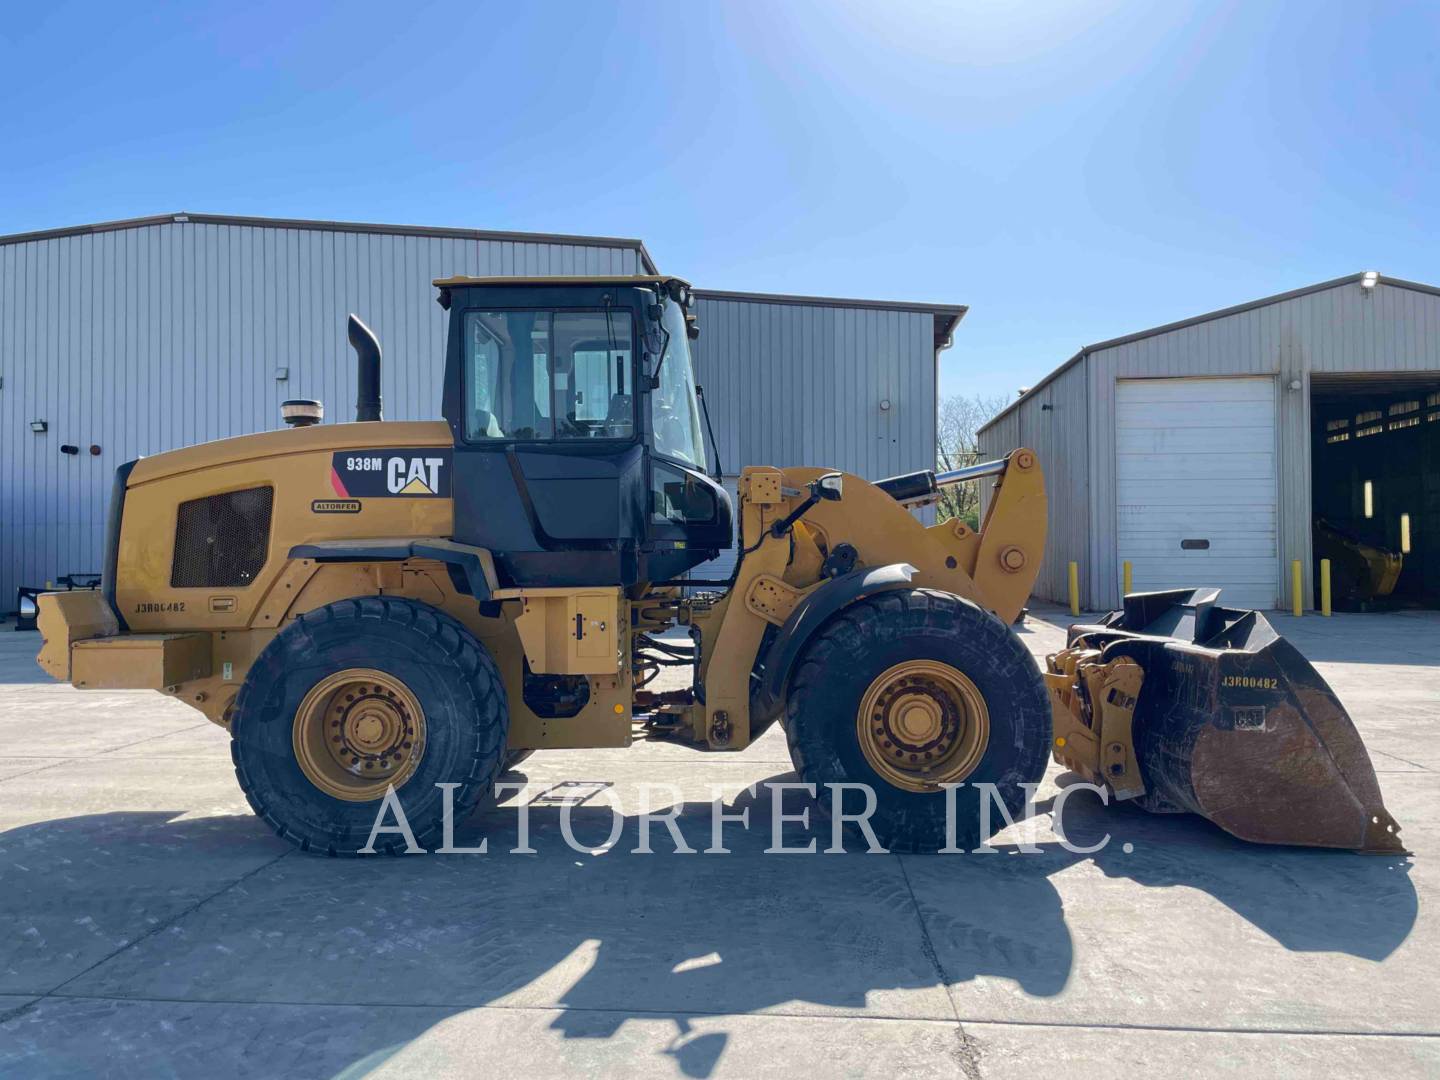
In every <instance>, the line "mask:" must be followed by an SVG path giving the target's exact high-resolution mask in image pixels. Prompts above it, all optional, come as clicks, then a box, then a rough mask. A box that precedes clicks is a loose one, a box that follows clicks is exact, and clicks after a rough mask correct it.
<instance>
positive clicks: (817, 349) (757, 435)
mask: <svg viewBox="0 0 1440 1080" xmlns="http://www.w3.org/2000/svg"><path fill="white" fill-rule="evenodd" d="M696 315H697V318H698V320H699V323H700V339H699V341H698V342H696V343H695V344H696V348H695V357H696V361H695V362H696V369H697V375H698V378H699V381H700V383H701V385H702V386H704V387H705V394H706V398H707V400H708V401H709V403H710V416H711V420H712V421H713V423H714V425H715V441H716V442H717V443H718V444H719V447H720V456H721V459H722V462H723V464H724V467H725V473H726V480H727V483H726V486H727V487H729V488H730V489H731V491H732V493H733V491H734V479H735V478H736V477H737V476H738V475H739V472H740V469H741V468H743V467H744V466H746V465H779V466H789V465H821V466H829V467H833V468H836V469H842V470H844V471H846V472H851V473H855V474H857V475H859V476H863V477H865V478H867V479H871V480H878V479H881V478H883V477H886V476H894V475H895V474H897V473H902V472H910V471H913V470H915V469H928V468H931V467H933V465H934V461H935V403H936V388H935V317H934V315H933V314H932V313H929V312H920V311H915V312H910V311H894V310H880V309H873V308H856V307H842V306H836V305H830V304H818V303H817V304H813V305H811V304H796V303H788V302H787V303H766V302H764V301H759V300H735V299H729V298H724V299H722V298H713V297H705V296H702V297H701V298H700V301H699V306H698V308H697V310H696ZM884 401H888V402H889V405H890V407H889V408H888V409H882V408H881V403H882V402H884ZM733 563H734V552H733V551H732V552H729V553H726V554H725V555H723V556H722V557H721V558H720V559H717V560H716V561H715V562H714V563H710V564H707V565H706V566H704V567H702V568H701V569H699V570H697V574H703V575H705V576H707V577H723V576H725V575H726V574H728V573H729V572H730V567H731V566H732V565H733Z"/></svg>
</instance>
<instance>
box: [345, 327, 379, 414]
mask: <svg viewBox="0 0 1440 1080" xmlns="http://www.w3.org/2000/svg"><path fill="white" fill-rule="evenodd" d="M347 333H348V336H349V338H350V347H351V348H352V349H354V350H355V361H356V368H357V372H358V374H359V389H358V390H357V392H356V395H355V419H356V421H357V422H360V421H366V420H380V419H382V417H381V415H380V341H379V339H378V338H376V336H375V333H374V331H372V330H371V329H370V328H369V327H368V326H366V325H365V324H364V323H363V322H361V321H360V317H359V316H358V315H351V316H350V323H349V327H348V329H347Z"/></svg>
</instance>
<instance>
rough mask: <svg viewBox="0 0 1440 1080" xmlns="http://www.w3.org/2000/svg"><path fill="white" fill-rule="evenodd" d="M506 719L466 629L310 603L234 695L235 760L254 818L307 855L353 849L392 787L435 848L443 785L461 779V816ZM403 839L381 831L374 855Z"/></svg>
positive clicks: (390, 611)
mask: <svg viewBox="0 0 1440 1080" xmlns="http://www.w3.org/2000/svg"><path fill="white" fill-rule="evenodd" d="M367 710H368V711H367ZM508 726H509V710H508V708H507V704H506V700H505V689H504V686H503V684H502V682H501V680H500V674H499V672H498V670H497V669H496V667H495V662H494V660H493V659H491V657H490V654H489V652H488V651H487V650H486V649H485V646H484V645H482V644H481V643H480V642H479V641H478V640H477V639H476V638H475V637H474V635H472V634H471V633H470V632H469V631H468V630H466V629H465V627H464V626H462V625H461V624H460V623H458V622H457V621H455V620H454V619H452V618H451V617H450V616H448V615H446V614H444V613H442V612H440V611H437V610H435V609H434V608H432V607H429V606H427V605H425V604H419V603H415V602H414V601H410V600H400V599H393V598H389V597H363V598H360V599H355V600H342V601H339V602H337V603H334V604H329V605H327V606H325V607H322V608H318V609H316V610H315V611H311V612H307V613H306V614H304V615H302V616H301V617H300V618H299V619H297V620H296V621H294V622H293V623H291V624H290V625H288V626H286V627H285V628H284V629H283V630H281V631H280V633H279V634H277V635H276V636H275V638H274V640H273V641H271V642H270V644H269V645H267V646H266V647H265V649H264V651H262V652H261V654H260V656H259V657H258V658H257V660H256V661H255V664H254V666H253V667H252V668H251V669H250V673H249V675H248V676H247V677H246V679H245V682H244V684H243V685H242V687H241V689H240V694H239V696H238V698H237V700H236V704H235V714H234V720H233V723H232V727H231V734H232V735H233V740H232V742H231V757H232V759H233V760H234V763H235V774H236V776H237V778H238V779H239V781H240V787H241V790H243V791H244V792H245V797H246V799H247V800H249V802H250V805H251V807H252V808H254V810H255V813H257V814H258V815H260V816H261V817H262V818H264V819H265V820H266V821H267V822H269V823H270V826H271V827H272V828H273V829H274V830H275V831H276V832H277V833H278V834H279V835H280V836H282V837H284V838H285V839H286V840H289V841H290V842H291V843H293V844H295V845H296V846H298V847H300V848H301V849H303V850H305V851H314V852H323V853H325V854H328V855H355V854H358V853H359V850H360V849H361V848H362V847H365V846H366V842H367V840H368V839H369V837H370V833H371V830H372V829H373V828H374V825H375V819H376V815H377V813H378V812H379V810H380V807H381V806H382V804H383V800H384V791H385V787H386V786H387V785H389V784H392V783H393V784H394V786H395V794H396V796H397V798H398V799H399V801H400V804H401V806H402V807H403V809H404V811H405V818H406V820H407V821H408V823H409V825H410V828H411V830H412V832H413V834H414V837H415V842H416V843H417V844H418V845H419V846H420V847H422V848H425V849H426V850H429V849H431V848H432V847H434V846H435V845H436V844H437V843H438V842H439V838H440V836H441V829H442V827H443V807H444V801H443V795H444V792H442V791H441V789H439V788H437V787H436V786H435V785H436V784H449V783H453V784H459V785H460V786H459V787H457V788H455V789H454V790H453V804H452V805H453V814H454V820H455V821H456V822H459V821H463V820H464V818H465V817H466V816H467V815H468V814H469V813H470V812H471V811H472V810H474V808H475V806H476V805H477V803H479V801H480V800H481V798H482V797H483V796H485V795H487V794H488V793H489V792H490V790H491V787H492V786H493V784H494V781H495V777H496V774H497V773H498V771H499V769H500V766H501V763H502V762H503V760H504V756H505V739H506V734H507V729H508ZM352 755H353V758H352ZM352 761H354V762H355V763H356V764H353V765H352ZM395 823H396V821H395V816H394V814H393V813H390V812H387V813H386V817H385V824H387V825H394V824H395ZM405 848H406V843H405V839H404V837H403V836H401V835H399V834H397V833H383V834H381V835H379V836H377V837H376V838H375V850H376V851H377V852H385V853H387V854H398V853H401V852H403V851H404V850H405Z"/></svg>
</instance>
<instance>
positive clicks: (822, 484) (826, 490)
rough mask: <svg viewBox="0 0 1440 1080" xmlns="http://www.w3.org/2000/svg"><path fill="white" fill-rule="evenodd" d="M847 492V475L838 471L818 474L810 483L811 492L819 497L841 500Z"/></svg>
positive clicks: (832, 500) (830, 500)
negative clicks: (822, 474)
mask: <svg viewBox="0 0 1440 1080" xmlns="http://www.w3.org/2000/svg"><path fill="white" fill-rule="evenodd" d="M844 493H845V477H844V476H843V475H841V474H840V473H838V472H832V473H826V474H825V475H824V476H818V477H816V478H815V479H814V480H813V481H811V483H810V494H811V495H813V496H815V498H817V499H825V500H826V501H828V502H839V501H840V497H841V496H842V495H843V494H844Z"/></svg>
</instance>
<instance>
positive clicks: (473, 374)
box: [464, 309, 635, 442]
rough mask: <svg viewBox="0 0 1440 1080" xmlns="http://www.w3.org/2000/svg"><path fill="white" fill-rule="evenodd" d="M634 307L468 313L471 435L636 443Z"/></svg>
mask: <svg viewBox="0 0 1440 1080" xmlns="http://www.w3.org/2000/svg"><path fill="white" fill-rule="evenodd" d="M634 355H635V354H634V350H633V347H632V328H631V319H630V313H629V311H628V310H618V311H617V310H614V309H611V310H607V311H535V310H525V311H470V312H466V314H465V357H464V361H465V362H464V381H465V438H466V439H468V440H469V441H471V442H483V441H485V440H487V439H514V440H524V441H535V440H556V439H567V440H568V439H628V438H631V437H632V436H633V435H634V433H635V395H634V387H633V379H634V371H633V367H634V365H633V359H634Z"/></svg>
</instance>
